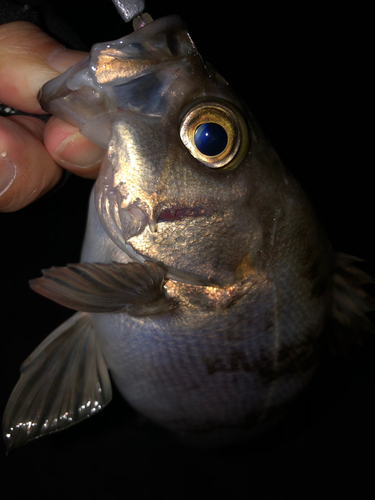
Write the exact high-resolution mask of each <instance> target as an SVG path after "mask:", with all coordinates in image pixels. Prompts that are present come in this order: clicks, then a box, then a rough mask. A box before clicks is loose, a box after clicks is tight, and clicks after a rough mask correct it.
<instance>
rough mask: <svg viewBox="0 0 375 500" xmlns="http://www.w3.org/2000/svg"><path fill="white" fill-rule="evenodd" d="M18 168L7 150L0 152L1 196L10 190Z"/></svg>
mask: <svg viewBox="0 0 375 500" xmlns="http://www.w3.org/2000/svg"><path fill="white" fill-rule="evenodd" d="M16 174H17V169H16V166H15V165H14V163H13V162H12V161H11V160H9V158H8V155H7V152H6V151H4V152H2V153H0V196H2V195H3V194H4V193H6V192H7V191H8V189H9V188H10V186H11V185H12V184H13V182H14V179H15V178H16Z"/></svg>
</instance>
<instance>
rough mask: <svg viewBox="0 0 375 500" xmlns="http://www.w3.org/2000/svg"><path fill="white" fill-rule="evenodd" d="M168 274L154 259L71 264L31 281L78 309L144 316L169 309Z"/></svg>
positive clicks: (34, 286)
mask: <svg viewBox="0 0 375 500" xmlns="http://www.w3.org/2000/svg"><path fill="white" fill-rule="evenodd" d="M165 273H166V271H164V270H163V268H162V267H161V266H158V265H157V264H155V263H154V262H150V261H146V262H145V263H143V264H141V263H138V262H130V263H127V264H123V263H120V262H112V263H111V264H103V263H80V264H68V266H66V267H52V268H51V269H47V270H43V275H44V276H43V277H42V278H37V279H34V280H31V281H30V286H31V288H32V289H33V290H34V291H36V292H38V293H40V294H41V295H43V296H45V297H48V298H49V299H52V300H54V301H55V302H57V303H58V304H61V305H63V306H65V307H69V308H70V309H75V310H76V311H84V312H96V313H98V312H104V313H110V312H119V311H125V312H127V313H128V314H131V315H134V316H144V315H149V314H157V313H159V312H162V311H166V310H168V309H169V304H168V301H167V298H166V296H165V291H164V287H163V284H164V280H165Z"/></svg>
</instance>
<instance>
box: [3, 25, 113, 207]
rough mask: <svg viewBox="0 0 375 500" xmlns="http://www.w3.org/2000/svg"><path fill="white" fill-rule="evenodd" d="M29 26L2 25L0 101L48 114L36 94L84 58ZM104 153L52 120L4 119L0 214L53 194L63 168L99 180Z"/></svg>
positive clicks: (61, 123) (25, 110)
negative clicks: (52, 191) (48, 82)
mask: <svg viewBox="0 0 375 500" xmlns="http://www.w3.org/2000/svg"><path fill="white" fill-rule="evenodd" d="M86 55H87V54H86V53H85V52H80V51H75V50H69V49H66V48H64V47H63V46H62V45H60V44H59V43H58V42H57V41H56V40H53V39H52V38H50V37H49V36H48V35H47V34H46V33H44V32H43V31H41V30H40V29H39V28H38V27H36V26H35V25H33V24H31V23H27V22H13V23H9V24H4V25H2V26H0V102H1V103H3V104H6V105H8V106H11V107H14V108H16V109H18V110H20V111H24V112H26V113H32V114H45V112H44V111H43V110H42V109H41V107H40V105H39V102H38V99H37V95H38V92H39V90H40V89H41V87H42V86H43V85H44V83H46V82H47V81H48V80H51V79H52V78H54V77H56V76H58V75H59V73H62V72H63V71H65V70H67V69H68V68H69V67H70V66H72V65H73V64H75V63H77V62H78V61H80V60H81V59H83V58H84V57H85V56H86ZM103 155H104V150H103V149H101V148H99V147H98V146H96V145H94V144H93V143H91V142H90V141H89V140H88V139H86V138H85V137H83V136H82V135H81V134H80V133H79V130H78V129H77V128H76V127H74V126H73V125H70V124H68V123H66V122H63V121H62V120H60V119H58V118H55V117H51V118H50V119H49V120H48V122H47V123H45V122H44V121H42V120H40V119H39V118H36V117H32V116H22V115H18V116H11V117H6V118H5V117H0V211H3V212H13V211H15V210H19V209H20V208H22V207H24V206H26V205H28V204H29V203H31V202H33V201H34V200H36V199H37V198H39V197H40V196H42V195H43V194H45V193H46V192H47V191H49V190H50V189H51V188H52V187H53V186H54V185H55V184H56V183H57V182H58V181H59V179H60V178H61V175H62V172H63V168H65V169H66V170H69V171H70V172H72V173H74V174H77V175H80V176H82V177H87V178H91V179H92V178H95V177H97V175H98V171H99V166H100V162H101V159H102V157H103Z"/></svg>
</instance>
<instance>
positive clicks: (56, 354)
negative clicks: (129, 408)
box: [3, 313, 112, 451]
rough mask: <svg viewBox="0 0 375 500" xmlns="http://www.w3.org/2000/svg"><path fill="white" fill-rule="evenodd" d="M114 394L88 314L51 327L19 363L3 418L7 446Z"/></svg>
mask: <svg viewBox="0 0 375 500" xmlns="http://www.w3.org/2000/svg"><path fill="white" fill-rule="evenodd" d="M111 399H112V388H111V381H110V379H109V375H108V369H107V366H106V363H105V360H104V357H103V354H102V352H101V348H100V346H99V343H98V341H97V336H96V333H95V330H94V328H93V326H92V324H91V321H90V319H89V317H88V316H87V314H85V313H77V314H74V315H73V316H72V317H71V318H69V319H68V320H67V321H65V322H64V323H63V324H62V325H61V326H60V327H59V328H57V329H56V330H55V331H53V332H52V333H51V334H50V335H49V336H48V337H47V338H46V339H45V340H44V341H43V342H42V343H41V344H40V345H39V346H38V347H37V348H36V349H35V351H34V352H33V353H32V354H30V356H29V357H28V358H27V359H26V361H25V362H24V363H23V365H22V366H21V377H20V379H19V381H18V382H17V385H16V386H15V388H14V389H13V392H12V394H11V396H10V398H9V401H8V404H7V407H6V409H5V413H4V418H3V435H4V441H5V444H6V447H7V449H8V451H9V450H10V449H11V448H15V447H17V446H22V445H24V444H26V443H27V442H29V441H31V440H32V439H35V438H38V437H41V436H44V435H46V434H50V433H52V432H56V431H60V430H63V429H66V428H67V427H70V426H71V425H73V424H76V423H77V422H80V421H81V420H84V419H85V418H87V417H90V416H92V415H95V414H96V413H97V412H98V411H99V410H101V409H102V408H103V407H104V406H106V405H107V404H108V403H109V402H110V401H111Z"/></svg>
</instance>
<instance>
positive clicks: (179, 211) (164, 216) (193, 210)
mask: <svg viewBox="0 0 375 500" xmlns="http://www.w3.org/2000/svg"><path fill="white" fill-rule="evenodd" d="M205 215H209V214H208V211H207V210H206V209H204V208H202V207H177V206H173V207H169V208H167V209H165V210H162V211H161V212H160V213H159V216H158V217H157V219H156V222H157V224H159V223H160V222H175V221H179V220H182V219H187V218H195V217H204V216H205Z"/></svg>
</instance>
